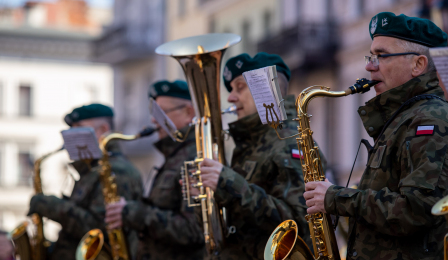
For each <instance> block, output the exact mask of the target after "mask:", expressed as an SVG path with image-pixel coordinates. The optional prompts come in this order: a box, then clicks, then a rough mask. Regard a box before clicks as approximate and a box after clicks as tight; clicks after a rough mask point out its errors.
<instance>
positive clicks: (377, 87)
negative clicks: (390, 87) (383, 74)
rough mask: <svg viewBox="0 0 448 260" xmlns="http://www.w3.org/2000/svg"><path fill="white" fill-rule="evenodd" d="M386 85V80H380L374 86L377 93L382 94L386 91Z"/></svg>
mask: <svg viewBox="0 0 448 260" xmlns="http://www.w3.org/2000/svg"><path fill="white" fill-rule="evenodd" d="M385 87H386V86H385V85H384V82H380V83H378V84H376V85H375V86H374V87H373V88H374V89H375V92H376V95H377V96H378V95H380V94H382V93H383V92H384V91H385Z"/></svg>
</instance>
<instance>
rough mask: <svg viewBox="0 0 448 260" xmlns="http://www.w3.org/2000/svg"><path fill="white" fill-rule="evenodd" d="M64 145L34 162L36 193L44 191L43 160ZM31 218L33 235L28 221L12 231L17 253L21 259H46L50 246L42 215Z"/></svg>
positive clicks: (34, 215)
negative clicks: (29, 232)
mask: <svg viewBox="0 0 448 260" xmlns="http://www.w3.org/2000/svg"><path fill="white" fill-rule="evenodd" d="M63 149H64V147H62V148H60V149H58V150H56V151H53V152H51V153H48V154H45V155H44V156H42V157H40V158H39V159H37V160H36V161H35V162H34V178H33V184H34V191H35V194H41V193H43V192H42V179H41V177H40V166H41V164H42V162H43V161H44V160H45V159H47V158H48V157H50V156H51V155H53V154H55V153H57V152H59V151H61V150H63ZM31 220H32V222H33V224H34V225H35V232H36V233H35V234H34V236H33V237H31V238H30V237H29V236H28V233H27V232H26V229H27V227H28V222H26V221H25V222H23V223H21V224H20V225H19V226H18V227H16V228H15V229H14V230H13V231H12V232H11V236H12V240H13V241H14V246H15V250H16V255H18V256H20V259H21V260H45V259H46V253H47V247H49V243H48V241H46V240H45V236H44V223H43V221H42V217H41V216H39V215H38V214H36V213H35V214H33V215H32V216H31Z"/></svg>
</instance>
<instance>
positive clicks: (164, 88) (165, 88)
mask: <svg viewBox="0 0 448 260" xmlns="http://www.w3.org/2000/svg"><path fill="white" fill-rule="evenodd" d="M162 90H163V92H168V91H169V90H170V87H168V85H163V86H162Z"/></svg>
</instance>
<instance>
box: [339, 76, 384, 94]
mask: <svg viewBox="0 0 448 260" xmlns="http://www.w3.org/2000/svg"><path fill="white" fill-rule="evenodd" d="M378 83H380V81H377V80H368V79H366V78H362V79H357V80H356V83H355V84H354V85H353V86H351V87H349V90H350V93H349V94H356V93H361V94H363V93H366V92H367V91H369V90H370V88H371V87H373V86H375V85H376V84H378ZM347 91H348V90H347Z"/></svg>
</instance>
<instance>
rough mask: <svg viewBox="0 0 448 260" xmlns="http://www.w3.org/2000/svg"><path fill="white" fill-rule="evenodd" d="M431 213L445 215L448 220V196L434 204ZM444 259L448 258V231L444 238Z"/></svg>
mask: <svg viewBox="0 0 448 260" xmlns="http://www.w3.org/2000/svg"><path fill="white" fill-rule="evenodd" d="M431 213H432V214H433V215H435V216H440V215H444V216H445V218H446V220H447V221H448V215H447V214H448V196H445V197H443V198H442V199H441V200H439V201H438V202H437V203H436V204H434V206H432V209H431ZM443 255H444V257H443V259H444V260H448V233H447V234H446V235H445V237H444V238H443Z"/></svg>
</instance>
